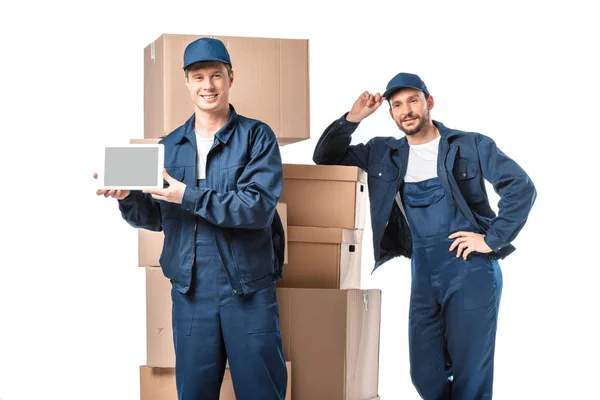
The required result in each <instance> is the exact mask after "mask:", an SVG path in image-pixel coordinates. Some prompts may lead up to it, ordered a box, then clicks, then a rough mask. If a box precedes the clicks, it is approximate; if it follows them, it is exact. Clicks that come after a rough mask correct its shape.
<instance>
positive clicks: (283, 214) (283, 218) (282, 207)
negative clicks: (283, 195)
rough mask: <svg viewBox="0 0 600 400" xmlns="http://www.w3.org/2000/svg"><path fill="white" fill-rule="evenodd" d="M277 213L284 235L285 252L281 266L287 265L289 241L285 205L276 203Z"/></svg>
mask: <svg viewBox="0 0 600 400" xmlns="http://www.w3.org/2000/svg"><path fill="white" fill-rule="evenodd" d="M277 212H278V213H279V218H281V223H282V224H283V234H284V235H285V251H284V253H283V264H284V265H285V264H287V263H288V262H289V256H288V255H289V254H290V250H289V248H288V247H289V239H288V235H289V233H288V224H287V204H285V203H281V202H280V203H277Z"/></svg>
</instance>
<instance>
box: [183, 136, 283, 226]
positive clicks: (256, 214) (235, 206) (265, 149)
mask: <svg viewBox="0 0 600 400" xmlns="http://www.w3.org/2000/svg"><path fill="white" fill-rule="evenodd" d="M259 129H262V130H264V131H263V132H261V133H263V134H264V135H261V134H259V135H257V140H256V142H255V143H254V144H253V145H252V147H251V151H250V152H251V154H250V157H249V161H248V164H247V165H246V166H245V167H244V170H243V171H242V173H241V175H240V177H239V179H238V180H237V182H236V183H237V188H236V189H235V190H231V191H229V192H226V193H221V192H217V191H216V190H214V189H209V188H199V187H192V186H187V187H186V189H185V193H184V195H183V202H182V204H181V205H182V207H183V209H184V210H185V211H188V212H193V213H194V214H195V215H197V216H199V217H202V218H204V219H205V220H206V221H208V222H210V223H211V224H213V225H217V226H221V227H225V228H245V229H263V228H267V227H269V226H271V223H272V220H273V216H274V215H275V212H276V207H277V202H278V201H279V198H280V197H281V192H282V190H283V167H282V165H281V155H280V153H279V145H278V143H277V140H276V138H275V134H274V133H273V132H272V131H271V129H270V128H268V127H261V128H259Z"/></svg>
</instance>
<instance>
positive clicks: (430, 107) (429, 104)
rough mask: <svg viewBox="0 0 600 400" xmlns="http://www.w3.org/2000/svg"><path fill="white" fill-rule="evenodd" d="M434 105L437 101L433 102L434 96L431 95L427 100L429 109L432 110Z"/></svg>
mask: <svg viewBox="0 0 600 400" xmlns="http://www.w3.org/2000/svg"><path fill="white" fill-rule="evenodd" d="M434 105H435V101H434V100H433V96H431V95H430V96H429V98H427V108H428V109H429V110H431V109H432V108H433V106H434Z"/></svg>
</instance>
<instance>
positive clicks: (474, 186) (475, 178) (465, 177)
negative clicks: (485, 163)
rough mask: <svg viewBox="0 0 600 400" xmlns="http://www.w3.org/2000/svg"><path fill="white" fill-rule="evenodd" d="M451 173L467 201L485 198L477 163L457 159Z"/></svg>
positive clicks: (473, 201)
mask: <svg viewBox="0 0 600 400" xmlns="http://www.w3.org/2000/svg"><path fill="white" fill-rule="evenodd" d="M453 174H454V179H455V180H456V183H457V184H458V188H459V190H460V192H461V194H462V195H463V197H464V198H465V200H466V201H467V203H478V202H480V201H482V200H485V199H486V198H487V196H486V194H485V188H484V186H483V182H482V180H481V178H480V172H479V165H478V164H477V163H475V162H460V161H459V163H458V165H457V166H456V168H455V169H454V173H453Z"/></svg>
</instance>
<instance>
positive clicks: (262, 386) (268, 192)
mask: <svg viewBox="0 0 600 400" xmlns="http://www.w3.org/2000/svg"><path fill="white" fill-rule="evenodd" d="M183 69H184V75H185V83H186V85H187V87H188V89H189V92H190V96H191V100H192V102H193V104H194V110H195V112H194V114H193V115H192V116H191V117H190V119H189V120H188V121H187V122H186V123H185V124H183V125H182V126H180V127H179V128H177V129H175V130H174V131H173V132H171V133H170V134H169V135H167V136H166V137H165V138H164V139H162V140H161V142H160V143H162V144H164V146H165V169H166V172H165V173H164V178H165V188H164V189H156V190H144V191H131V192H130V191H106V190H100V191H98V192H97V194H98V195H104V196H106V197H114V198H117V199H118V200H119V208H120V210H121V213H122V215H123V218H124V219H125V220H126V221H127V222H129V223H130V224H131V225H133V226H134V227H138V228H144V229H149V230H153V231H164V234H165V239H164V246H163V250H162V254H161V256H160V264H161V267H162V270H163V273H164V274H165V276H166V277H167V278H169V279H170V280H171V283H172V292H171V295H172V300H173V335H174V338H173V339H174V344H175V354H176V366H175V374H176V383H177V392H178V396H179V399H180V400H217V399H218V398H219V391H220V387H221V383H222V380H223V375H224V371H225V365H226V362H227V361H229V367H230V371H231V378H232V382H233V386H234V390H235V395H236V398H237V399H238V400H254V399H265V400H269V399H273V400H282V399H284V398H285V393H286V388H287V370H286V365H285V361H284V356H283V346H282V340H281V333H280V329H279V311H278V304H277V297H276V294H275V280H277V279H279V278H281V276H282V265H283V251H284V246H285V242H284V233H283V225H282V223H281V220H280V218H279V215H278V213H277V210H276V206H277V203H278V201H279V198H280V196H281V191H282V188H283V170H282V165H281V157H280V154H279V146H278V143H277V140H276V138H275V134H274V133H273V131H272V130H271V128H270V127H269V126H268V125H266V124H265V123H263V122H261V121H257V120H253V119H250V118H246V117H243V116H241V115H238V114H237V113H236V111H235V109H234V108H233V106H232V105H230V104H229V89H230V87H231V86H232V84H233V81H234V79H233V77H234V75H233V70H232V64H231V59H230V56H229V52H228V51H227V48H226V47H225V45H224V43H223V42H221V41H220V40H217V39H212V38H201V39H198V40H196V41H194V42H192V43H190V44H189V45H188V46H187V47H186V49H185V53H184V56H183Z"/></svg>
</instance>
